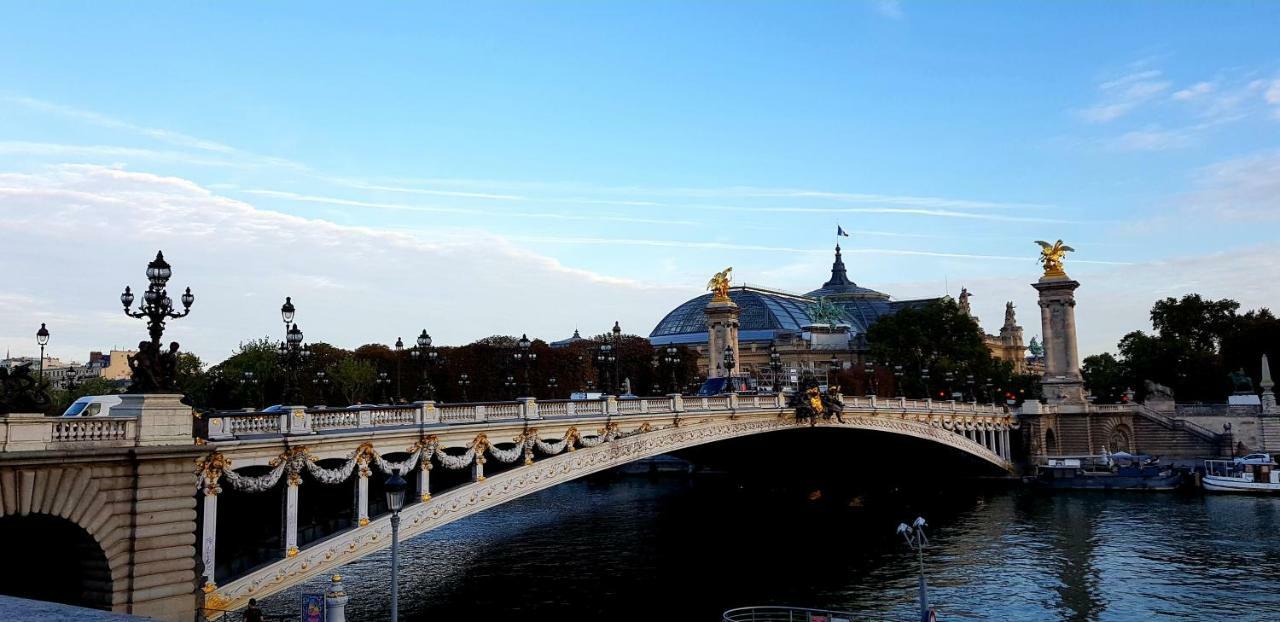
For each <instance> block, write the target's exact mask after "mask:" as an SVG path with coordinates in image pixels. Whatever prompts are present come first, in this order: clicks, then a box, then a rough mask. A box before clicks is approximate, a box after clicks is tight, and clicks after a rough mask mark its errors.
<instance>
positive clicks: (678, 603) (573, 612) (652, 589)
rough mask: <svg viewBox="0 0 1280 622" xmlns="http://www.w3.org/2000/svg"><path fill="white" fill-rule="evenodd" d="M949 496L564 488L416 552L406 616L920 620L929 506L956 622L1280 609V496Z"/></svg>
mask: <svg viewBox="0 0 1280 622" xmlns="http://www.w3.org/2000/svg"><path fill="white" fill-rule="evenodd" d="M944 488H945V491H940V490H938V487H936V486H935V487H933V488H932V489H929V488H927V487H926V488H924V489H912V490H907V489H894V488H885V489H882V490H879V491H863V492H860V493H858V494H853V493H849V492H841V493H837V492H834V491H830V490H828V491H823V490H821V489H817V488H815V489H814V490H807V489H800V488H788V487H778V486H774V485H763V484H762V485H752V484H750V483H745V482H744V481H742V480H741V479H740V478H735V477H730V476H714V475H709V476H696V477H688V476H682V475H660V476H644V475H640V476H634V475H633V476H621V475H617V474H614V475H612V476H603V477H596V478H593V479H590V480H586V481H576V482H571V483H566V484H562V485H559V486H556V487H554V488H551V489H549V490H545V491H542V492H539V493H536V494H533V495H530V496H528V497H524V498H522V499H519V500H516V501H513V502H510V503H507V504H505V505H503V506H500V507H497V508H494V509H492V510H489V511H487V512H483V513H481V514H478V515H475V516H472V517H469V518H467V519H464V520H462V521H459V522H456V523H453V524H451V525H448V526H446V527H443V528H441V529H438V530H436V531H434V532H431V533H428V534H425V535H423V536H420V537H418V538H416V539H414V540H412V541H409V542H408V543H406V544H405V545H403V546H402V548H401V554H402V564H403V566H402V571H401V582H402V583H401V592H400V593H401V601H400V602H401V616H402V618H403V619H404V620H410V621H427V620H431V621H438V620H463V619H470V620H507V619H527V620H543V619H546V620H632V619H649V620H718V619H719V618H718V616H719V614H720V613H721V612H722V611H723V610H725V609H728V608H732V607H738V606H744V605H765V604H787V605H795V606H806V607H815V608H825V609H837V610H843V611H852V612H858V613H860V614H862V615H863V616H864V617H865V618H866V619H872V620H912V619H915V618H914V616H915V613H914V610H915V606H916V605H915V603H916V600H915V599H916V591H915V587H916V576H917V574H916V573H917V567H918V566H917V561H916V558H915V557H914V556H913V555H912V554H911V552H910V550H909V549H908V548H907V547H906V545H905V544H904V543H903V542H902V540H901V539H900V538H899V537H898V536H896V535H895V534H894V527H895V526H896V525H897V524H898V523H899V522H904V521H910V520H911V519H912V518H914V517H915V515H916V514H924V515H925V516H926V518H927V519H928V521H929V528H928V533H929V536H930V538H931V542H930V546H929V548H928V549H927V550H926V554H925V568H926V573H927V576H928V579H929V584H930V597H931V600H932V601H933V603H934V604H935V606H936V607H937V608H938V611H939V614H940V615H939V618H940V619H942V620H1118V621H1120V620H1123V621H1132V620H1233V621H1234V620H1275V619H1278V618H1280V535H1278V533H1277V528H1278V527H1280V499H1269V498H1257V497H1240V496H1204V495H1200V494H1188V493H1146V494H1136V493H1131V494H1117V493H1112V494H1107V493H1090V492H1080V493H1058V494H1054V495H1048V494H1039V493H1033V492H1030V491H1026V490H1019V489H1014V488H1010V487H1008V486H989V485H981V484H978V483H974V482H969V484H968V485H947V486H945V487H944ZM922 490H923V491H922ZM389 558H390V555H389V553H385V552H384V553H381V554H378V555H374V556H371V557H368V558H365V559H363V560H360V561H358V562H356V563H353V564H350V565H348V566H347V567H345V568H344V569H343V571H342V574H343V575H344V578H345V581H346V586H347V590H348V593H349V594H350V595H351V597H352V598H351V602H350V604H349V605H348V619H349V620H353V621H362V620H385V619H387V616H388V600H387V588H386V586H387V582H388V566H389ZM326 584H327V579H326V578H318V579H315V580H312V581H310V582H309V583H307V584H306V585H303V586H300V587H298V588H295V589H292V590H290V591H288V592H286V593H282V594H280V595H277V596H273V597H271V598H269V599H267V602H265V603H264V604H265V605H266V607H265V609H266V610H267V611H268V612H269V613H286V612H293V611H296V610H297V607H296V604H295V603H297V599H298V595H299V593H300V592H302V591H311V592H319V591H323V589H324V587H325V586H326Z"/></svg>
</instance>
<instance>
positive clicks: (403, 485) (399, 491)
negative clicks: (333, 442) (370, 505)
mask: <svg viewBox="0 0 1280 622" xmlns="http://www.w3.org/2000/svg"><path fill="white" fill-rule="evenodd" d="M408 487H409V483H408V482H406V481H404V478H403V477H400V470H399V469H396V470H394V471H392V472H391V476H390V477H388V478H387V481H386V483H385V484H383V485H382V489H383V490H384V491H385V492H386V493H387V509H388V510H391V622H398V621H399V620H400V510H401V509H402V508H404V491H405V489H407V488H408Z"/></svg>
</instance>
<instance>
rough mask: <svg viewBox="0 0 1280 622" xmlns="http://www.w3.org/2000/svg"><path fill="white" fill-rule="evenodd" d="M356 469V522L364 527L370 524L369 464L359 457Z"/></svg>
mask: <svg viewBox="0 0 1280 622" xmlns="http://www.w3.org/2000/svg"><path fill="white" fill-rule="evenodd" d="M356 471H357V474H356V524H357V525H359V526H361V527H364V526H365V525H368V524H369V475H370V473H369V465H367V464H365V463H364V460H363V459H360V458H357V459H356Z"/></svg>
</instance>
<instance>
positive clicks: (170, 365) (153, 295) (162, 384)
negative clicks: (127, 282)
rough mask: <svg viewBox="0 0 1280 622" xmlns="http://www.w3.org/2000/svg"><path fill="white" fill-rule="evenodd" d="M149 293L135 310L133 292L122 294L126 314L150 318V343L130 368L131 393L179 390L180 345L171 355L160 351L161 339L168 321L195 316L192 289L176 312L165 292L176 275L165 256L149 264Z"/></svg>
mask: <svg viewBox="0 0 1280 622" xmlns="http://www.w3.org/2000/svg"><path fill="white" fill-rule="evenodd" d="M146 274H147V291H145V292H143V293H142V304H141V305H140V306H139V307H138V310H137V311H133V310H132V309H131V307H132V306H133V300H134V298H133V291H132V290H130V289H129V288H128V287H127V286H126V287H125V288H124V293H122V294H120V304H122V305H124V314H125V315H127V316H129V317H134V318H146V319H147V334H148V335H149V336H150V337H151V340H150V341H143V342H141V343H139V344H138V353H137V354H135V355H133V356H131V357H129V362H130V365H129V367H130V368H131V369H133V384H132V385H131V386H130V387H129V390H130V391H131V392H133V393H157V392H161V391H174V390H176V389H177V368H178V366H177V361H176V360H175V359H176V358H177V356H178V343H177V342H176V341H175V342H171V343H170V344H169V351H168V352H161V351H160V338H161V337H162V336H164V323H165V320H176V319H178V318H182V317H186V316H187V315H190V313H191V305H192V303H194V302H195V301H196V297H195V296H193V295H191V288H190V287H188V288H187V290H186V291H185V292H184V293H183V294H182V297H181V298H180V299H179V300H181V301H182V311H180V312H179V311H175V310H174V306H173V299H172V298H170V297H169V291H168V290H167V289H165V288H166V287H167V286H168V283H169V277H171V276H173V268H172V267H170V266H169V262H167V261H165V260H164V253H161V252H156V258H155V259H153V260H152V261H151V262H150V263H148V264H147V272H146Z"/></svg>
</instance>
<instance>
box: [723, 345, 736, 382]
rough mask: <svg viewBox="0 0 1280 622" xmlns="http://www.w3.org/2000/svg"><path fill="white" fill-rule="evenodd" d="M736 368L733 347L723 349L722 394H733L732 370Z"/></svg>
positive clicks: (727, 346)
mask: <svg viewBox="0 0 1280 622" xmlns="http://www.w3.org/2000/svg"><path fill="white" fill-rule="evenodd" d="M734 367H737V359H736V358H735V357H734V354H733V346H729V345H726V346H725V347H724V392H725V393H733V392H734V391H735V389H734V386H733V368H734Z"/></svg>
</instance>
